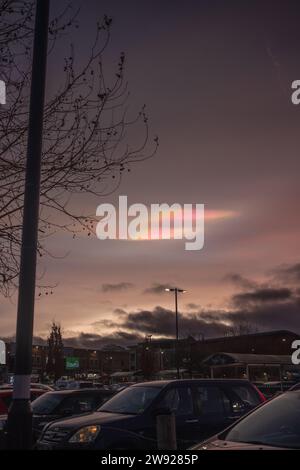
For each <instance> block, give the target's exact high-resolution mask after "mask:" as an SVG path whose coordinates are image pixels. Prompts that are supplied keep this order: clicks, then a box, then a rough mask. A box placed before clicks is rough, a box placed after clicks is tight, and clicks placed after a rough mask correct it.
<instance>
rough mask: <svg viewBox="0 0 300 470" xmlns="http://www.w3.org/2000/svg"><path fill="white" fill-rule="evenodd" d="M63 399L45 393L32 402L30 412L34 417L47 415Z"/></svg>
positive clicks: (58, 395) (57, 395)
mask: <svg viewBox="0 0 300 470" xmlns="http://www.w3.org/2000/svg"><path fill="white" fill-rule="evenodd" d="M63 399H64V395H62V394H59V393H52V392H50V393H45V394H44V395H41V396H40V397H39V398H37V399H36V400H34V401H33V402H32V411H33V414H35V415H48V414H51V413H53V412H54V410H55V409H56V408H57V406H58V405H59V404H60V403H61V402H62V400H63Z"/></svg>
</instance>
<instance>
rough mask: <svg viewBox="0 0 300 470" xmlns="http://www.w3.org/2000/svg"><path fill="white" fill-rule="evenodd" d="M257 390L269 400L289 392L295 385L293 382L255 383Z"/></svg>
mask: <svg viewBox="0 0 300 470" xmlns="http://www.w3.org/2000/svg"><path fill="white" fill-rule="evenodd" d="M255 385H256V386H257V388H258V389H259V390H260V391H261V392H262V393H263V394H264V396H265V397H266V398H267V399H269V398H272V397H274V396H275V395H278V394H279V393H282V392H286V391H287V390H289V389H290V388H291V387H292V386H293V385H295V382H294V381H291V380H290V381H287V380H284V381H282V382H280V381H273V382H261V383H255Z"/></svg>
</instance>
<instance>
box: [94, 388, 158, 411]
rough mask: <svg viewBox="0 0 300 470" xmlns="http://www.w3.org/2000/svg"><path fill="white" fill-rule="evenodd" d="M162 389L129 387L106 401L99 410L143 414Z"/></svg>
mask: <svg viewBox="0 0 300 470" xmlns="http://www.w3.org/2000/svg"><path fill="white" fill-rule="evenodd" d="M160 391H161V388H160V387H147V386H138V387H135V386H133V387H128V388H126V389H125V390H122V391H121V392H119V393H118V394H117V395H115V396H114V397H113V398H111V399H110V400H109V401H108V402H106V403H104V405H102V406H101V407H100V408H98V411H104V412H107V413H121V414H133V415H138V414H142V413H143V412H144V411H145V410H146V409H147V408H148V407H149V406H150V404H151V403H152V402H153V400H154V399H155V398H156V397H157V395H158V394H159V393H160Z"/></svg>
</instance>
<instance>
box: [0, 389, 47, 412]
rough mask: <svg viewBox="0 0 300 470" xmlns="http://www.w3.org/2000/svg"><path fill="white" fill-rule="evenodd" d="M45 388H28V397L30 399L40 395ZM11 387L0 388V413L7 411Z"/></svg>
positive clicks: (11, 391) (10, 397) (11, 392)
mask: <svg viewBox="0 0 300 470" xmlns="http://www.w3.org/2000/svg"><path fill="white" fill-rule="evenodd" d="M44 393H45V390H42V389H40V388H31V390H30V399H31V401H33V400H35V399H36V398H37V397H39V396H40V395H43V394H44ZM12 395H13V389H12V388H7V389H6V388H5V389H2V390H0V414H1V415H3V414H6V413H7V412H8V408H9V405H10V403H11V401H12Z"/></svg>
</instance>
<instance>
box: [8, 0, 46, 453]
mask: <svg viewBox="0 0 300 470" xmlns="http://www.w3.org/2000/svg"><path fill="white" fill-rule="evenodd" d="M49 4H50V1H49V0H36V13H35V30H34V46H33V61H32V76H31V93H30V110H29V128H28V143H27V161H26V175H25V192H24V212H23V230H22V246H21V263H20V277H19V296H18V314H17V332H16V358H15V375H14V389H13V400H12V404H11V406H10V408H9V412H8V424H7V426H8V427H7V429H8V447H9V448H11V449H29V448H30V447H31V437H32V409H31V404H30V379H31V370H32V337H33V320H34V297H35V281H36V258H37V240H38V222H39V199H40V179H41V154H42V136H43V117H44V97H45V83H46V67H47V46H48V27H49Z"/></svg>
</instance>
